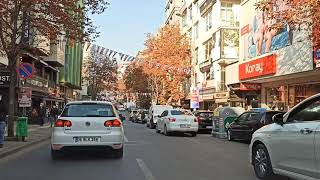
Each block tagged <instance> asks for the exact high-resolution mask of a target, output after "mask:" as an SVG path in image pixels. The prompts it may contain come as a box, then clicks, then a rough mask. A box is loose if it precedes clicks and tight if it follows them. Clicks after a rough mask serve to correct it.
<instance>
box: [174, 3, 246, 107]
mask: <svg viewBox="0 0 320 180" xmlns="http://www.w3.org/2000/svg"><path fill="white" fill-rule="evenodd" d="M181 3H182V5H181V8H180V9H179V13H178V14H179V16H180V17H181V28H182V31H183V33H186V34H187V35H189V37H190V39H191V48H192V49H191V52H192V67H193V69H192V72H193V73H192V77H191V89H198V91H199V95H200V97H199V99H200V108H201V109H209V108H210V109H212V108H214V107H215V106H218V105H221V104H224V103H227V101H228V96H229V95H228V92H227V88H226V85H225V67H226V66H227V65H228V64H230V63H233V62H236V61H238V58H239V7H240V0H236V1H231V0H217V1H213V0H184V1H182V2H181Z"/></svg>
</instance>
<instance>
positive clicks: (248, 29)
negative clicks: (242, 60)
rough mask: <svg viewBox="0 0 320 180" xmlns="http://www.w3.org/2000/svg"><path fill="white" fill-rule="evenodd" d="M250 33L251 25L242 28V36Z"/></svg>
mask: <svg viewBox="0 0 320 180" xmlns="http://www.w3.org/2000/svg"><path fill="white" fill-rule="evenodd" d="M249 32H250V28H249V24H248V25H246V26H244V27H243V28H241V36H243V35H245V34H247V33H249Z"/></svg>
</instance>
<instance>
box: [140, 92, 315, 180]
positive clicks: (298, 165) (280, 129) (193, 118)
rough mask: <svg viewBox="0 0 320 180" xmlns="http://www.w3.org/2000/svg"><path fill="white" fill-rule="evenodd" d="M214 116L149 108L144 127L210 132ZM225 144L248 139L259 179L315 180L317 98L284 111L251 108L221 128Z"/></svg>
mask: <svg viewBox="0 0 320 180" xmlns="http://www.w3.org/2000/svg"><path fill="white" fill-rule="evenodd" d="M214 118H215V117H214V112H211V111H196V112H193V113H192V112H190V111H188V110H183V109H174V108H173V107H171V106H161V105H154V106H152V107H151V108H150V109H149V111H148V115H147V116H146V117H145V120H144V122H146V123H147V127H149V128H155V129H156V131H157V132H161V133H164V134H165V135H170V134H171V133H172V132H189V133H191V135H192V136H196V135H197V132H198V130H201V129H206V130H211V129H212V128H214V127H213V126H214V125H215V123H214V122H213V121H214V120H213V119H214ZM225 130H226V131H227V139H228V140H229V141H232V140H236V139H239V140H240V139H241V140H246V141H251V143H250V147H249V152H250V153H249V156H250V158H249V159H250V163H251V164H252V166H253V169H254V172H255V174H256V176H257V177H258V178H259V179H276V176H275V175H276V174H279V175H283V176H288V177H291V178H294V179H305V180H315V179H320V94H318V95H315V96H312V97H310V98H308V99H306V100H305V101H302V102H301V103H299V104H298V105H296V106H295V107H293V108H292V109H291V110H290V111H288V112H281V111H270V110H266V109H251V110H249V111H246V112H244V113H242V114H241V115H239V116H238V117H236V118H235V119H234V121H233V122H232V123H230V124H228V126H226V127H225Z"/></svg>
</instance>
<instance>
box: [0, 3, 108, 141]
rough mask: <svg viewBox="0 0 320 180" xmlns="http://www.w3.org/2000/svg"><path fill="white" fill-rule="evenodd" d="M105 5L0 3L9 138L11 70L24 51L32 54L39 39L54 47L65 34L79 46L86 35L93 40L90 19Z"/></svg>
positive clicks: (12, 94)
mask: <svg viewBox="0 0 320 180" xmlns="http://www.w3.org/2000/svg"><path fill="white" fill-rule="evenodd" d="M108 4H109V3H108V2H107V1H106V0H1V1H0V55H1V56H4V57H6V58H7V59H8V70H9V71H10V72H11V77H10V79H11V81H10V85H9V102H8V105H9V108H8V109H9V122H8V135H9V136H14V124H13V122H14V116H15V102H16V91H15V90H16V89H15V87H16V85H17V84H18V82H17V73H16V70H15V69H16V67H17V63H18V61H19V57H21V56H22V53H23V52H25V51H29V52H30V51H31V52H33V51H34V50H35V47H36V46H37V43H41V42H40V41H42V40H43V39H49V40H50V43H55V40H56V38H57V37H58V36H59V35H65V34H67V36H68V38H70V39H71V40H76V41H78V42H79V41H80V42H81V41H82V40H83V39H84V38H89V36H90V35H92V36H96V35H97V34H96V31H95V29H96V28H95V26H93V23H92V20H91V19H90V15H91V14H97V13H102V12H103V11H104V10H105V9H106V7H107V5H108ZM92 36H91V37H92ZM40 51H41V50H40Z"/></svg>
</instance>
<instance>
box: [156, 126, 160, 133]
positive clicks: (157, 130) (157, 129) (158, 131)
mask: <svg viewBox="0 0 320 180" xmlns="http://www.w3.org/2000/svg"><path fill="white" fill-rule="evenodd" d="M156 132H157V133H160V130H159V128H158V124H157V125H156Z"/></svg>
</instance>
